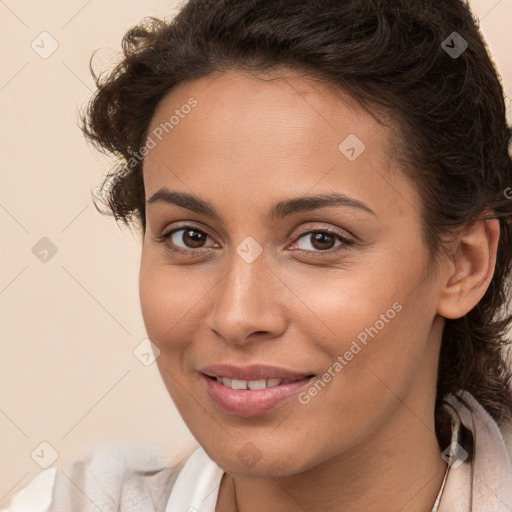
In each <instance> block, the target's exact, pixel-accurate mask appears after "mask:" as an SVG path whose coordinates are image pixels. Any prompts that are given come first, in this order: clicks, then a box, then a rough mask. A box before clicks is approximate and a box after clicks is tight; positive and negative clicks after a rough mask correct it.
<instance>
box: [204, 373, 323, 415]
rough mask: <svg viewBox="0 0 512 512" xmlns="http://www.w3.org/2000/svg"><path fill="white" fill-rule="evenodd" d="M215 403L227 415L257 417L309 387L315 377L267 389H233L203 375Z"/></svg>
mask: <svg viewBox="0 0 512 512" xmlns="http://www.w3.org/2000/svg"><path fill="white" fill-rule="evenodd" d="M202 377H203V380H205V381H206V386H207V389H208V392H209V393H210V396H211V397H212V399H213V401H214V402H215V403H216V404H217V405H218V406H219V407H220V408H221V409H222V410H223V411H224V412H226V413H227V414H233V415H236V416H244V417H249V416H257V415H259V414H263V413H265V412H268V411H271V410H272V409H274V408H275V407H277V406H278V405H281V404H282V403H283V402H285V401H286V400H289V399H290V398H291V397H293V396H294V395H297V394H298V393H299V392H300V390H301V389H302V388H304V387H305V386H307V385H308V384H309V382H311V380H312V379H313V378H314V377H305V378H303V379H300V380H297V381H294V382H289V383H288V384H280V385H279V386H274V387H272V388H265V389H255V390H249V389H232V388H230V387H228V386H224V384H221V383H220V382H217V380H215V379H212V378H211V377H207V376H206V375H204V374H203V375H202Z"/></svg>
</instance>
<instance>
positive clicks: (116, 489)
mask: <svg viewBox="0 0 512 512" xmlns="http://www.w3.org/2000/svg"><path fill="white" fill-rule="evenodd" d="M193 449H195V448H193ZM193 449H192V450H190V449H189V450H187V451H185V452H180V453H179V454H174V455H173V456H171V457H169V456H163V455H162V454H161V453H158V452H157V451H156V450H155V449H152V448H148V446H136V447H134V446H132V447H129V448H127V447H126V445H124V446H123V445H118V444H109V445H104V446H102V447H100V448H97V449H95V450H94V451H92V452H89V453H88V454H87V455H85V456H83V457H80V458H77V459H74V460H71V461H67V462H63V463H61V464H59V465H57V466H56V467H53V468H50V469H46V470H44V471H42V472H41V473H40V474H39V475H37V476H36V477H35V478H34V479H33V480H32V481H31V482H30V484H29V485H28V486H27V487H25V488H24V489H22V490H21V491H19V492H18V493H17V494H15V495H14V496H13V497H12V498H11V501H10V502H9V505H8V507H7V508H6V509H2V511H0V512H61V511H66V512H68V511H69V510H89V508H88V507H90V506H91V504H92V503H93V504H94V509H95V510H97V509H98V508H96V507H99V509H100V510H111V509H112V506H113V505H114V504H115V505H116V507H115V509H116V510H117V509H121V510H125V508H124V507H125V506H127V505H128V506H127V508H126V509H127V510H159V508H162V504H164V505H163V508H165V503H166V502H167V500H168V498H169V495H170V492H171V490H172V487H173V484H174V482H175V481H176V478H177V476H178V474H179V472H180V470H181V468H182V467H183V465H184V464H185V462H186V460H187V459H188V457H189V455H190V454H191V453H192V451H193ZM155 506H157V507H159V508H157V509H155ZM150 507H152V508H150Z"/></svg>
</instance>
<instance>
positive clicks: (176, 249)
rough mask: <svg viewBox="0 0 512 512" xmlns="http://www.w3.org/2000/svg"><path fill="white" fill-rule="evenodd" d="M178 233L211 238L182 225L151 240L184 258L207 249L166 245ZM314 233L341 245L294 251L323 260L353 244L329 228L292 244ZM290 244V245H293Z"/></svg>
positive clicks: (300, 236)
mask: <svg viewBox="0 0 512 512" xmlns="http://www.w3.org/2000/svg"><path fill="white" fill-rule="evenodd" d="M178 231H195V232H198V233H201V234H202V235H206V236H207V237H209V238H212V237H211V236H210V235H209V234H208V233H206V232H205V231H203V230H202V229H198V228H196V227H195V226H190V225H184V226H180V227H178V228H175V229H172V230H171V231H169V232H168V233H163V234H162V235H161V236H160V237H157V238H154V239H153V240H154V241H155V242H158V243H163V244H165V248H166V249H167V250H169V251H171V252H173V253H181V254H182V255H184V256H186V257H195V256H196V255H197V254H198V253H201V252H204V251H205V250H207V249H204V248H200V249H183V248H182V247H176V246H173V245H171V244H169V243H167V240H168V239H169V238H170V237H171V236H172V235H173V234H174V233H176V232H178ZM315 233H322V234H328V235H331V236H333V237H335V238H337V239H338V240H340V241H341V242H342V244H341V245H339V246H338V247H335V248H332V249H326V250H325V251H321V250H316V251H308V250H306V249H294V250H298V251H302V252H306V253H308V254H309V255H310V256H313V257H314V258H324V257H327V256H332V255H333V254H334V253H337V252H339V251H343V250H347V247H348V246H350V245H352V244H353V241H352V240H350V239H348V238H347V237H345V236H344V235H342V234H341V233H340V232H338V231H336V230H333V229H329V228H322V229H310V230H307V231H303V232H300V233H298V235H297V238H296V239H295V240H294V242H293V244H295V243H296V242H297V241H298V240H300V239H301V238H303V237H305V236H306V235H311V234H315ZM293 244H292V245H293Z"/></svg>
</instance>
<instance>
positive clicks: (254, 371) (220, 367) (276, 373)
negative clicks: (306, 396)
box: [199, 363, 313, 381]
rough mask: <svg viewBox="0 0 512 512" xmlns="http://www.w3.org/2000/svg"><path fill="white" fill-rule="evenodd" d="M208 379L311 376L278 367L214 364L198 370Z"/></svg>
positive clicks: (283, 378)
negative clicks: (207, 376) (208, 377)
mask: <svg viewBox="0 0 512 512" xmlns="http://www.w3.org/2000/svg"><path fill="white" fill-rule="evenodd" d="M199 371H200V372H201V373H204V374H205V375H209V376H210V377H226V378H228V379H237V380H247V381H249V380H261V379H281V380H285V379H291V380H296V379H303V378H305V377H309V376H311V375H313V374H312V373H310V372H297V371H293V370H288V369H286V368H279V367H278V366H271V365H266V364H253V365H249V366H236V365H233V364H227V363H224V364H214V365H211V366H205V367H204V368H201V369H200V370H199Z"/></svg>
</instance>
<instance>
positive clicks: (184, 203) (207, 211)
mask: <svg viewBox="0 0 512 512" xmlns="http://www.w3.org/2000/svg"><path fill="white" fill-rule="evenodd" d="M155 203H168V204H174V205H177V206H180V207H181V208H186V209H187V210H190V211H193V212H197V213H202V214H204V215H208V216H210V217H213V218H216V219H220V218H221V216H220V215H219V213H218V212H217V210H216V209H215V207H214V206H213V205H212V204H211V203H209V202H208V201H204V200H203V199H201V198H199V197H196V196H193V195H191V194H187V193H186V192H175V191H172V190H169V189H168V188H166V187H163V188H161V189H159V190H157V191H156V192H155V193H154V194H153V195H152V196H151V197H150V198H149V199H148V200H147V201H146V204H147V205H152V204H155ZM328 206H346V207H350V208H357V209H359V210H362V211H365V212H367V213H370V214H372V215H374V216H375V217H378V215H377V214H376V213H375V212H374V211H373V210H372V209H371V208H370V207H369V206H367V205H366V204H364V203H362V202H361V201H358V200H357V199H353V198H351V197H348V196H346V195H344V194H341V193H337V192H334V193H331V194H319V195H314V196H300V197H295V198H291V199H286V200H284V201H280V202H278V203H275V204H274V205H273V206H272V208H271V209H270V211H269V213H268V215H269V217H270V218H271V219H272V220H275V219H278V218H279V219H282V218H284V217H286V216H288V215H292V214H294V213H300V212H306V211H311V210H316V209H318V208H325V207H328Z"/></svg>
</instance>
